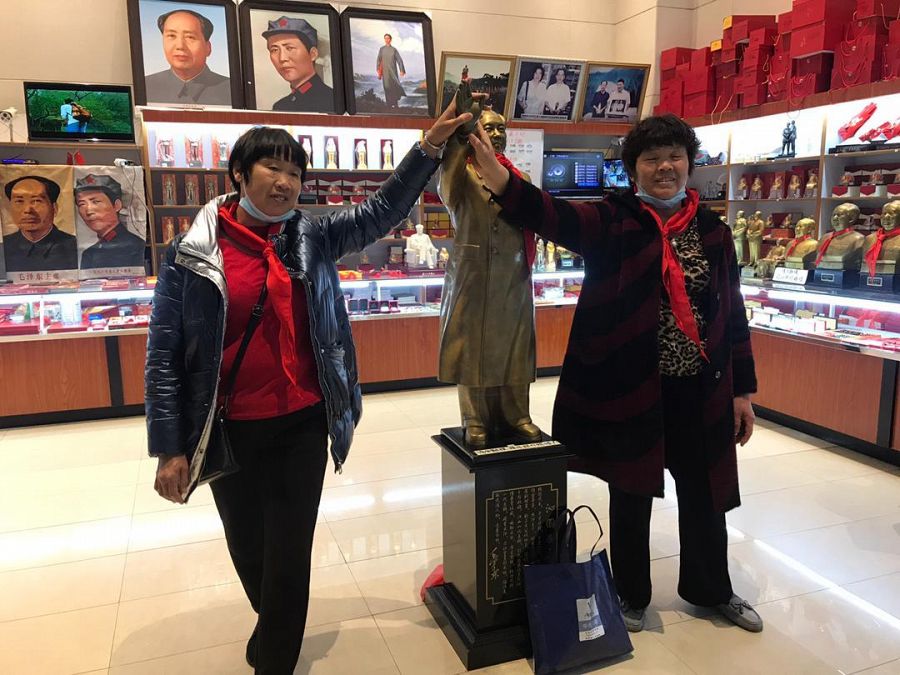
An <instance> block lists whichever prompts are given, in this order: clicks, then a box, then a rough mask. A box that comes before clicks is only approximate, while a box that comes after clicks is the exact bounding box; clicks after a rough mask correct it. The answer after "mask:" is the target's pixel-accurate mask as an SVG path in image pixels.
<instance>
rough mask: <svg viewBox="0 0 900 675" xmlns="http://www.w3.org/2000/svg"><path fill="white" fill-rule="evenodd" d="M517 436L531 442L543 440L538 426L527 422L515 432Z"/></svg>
mask: <svg viewBox="0 0 900 675" xmlns="http://www.w3.org/2000/svg"><path fill="white" fill-rule="evenodd" d="M513 431H514V432H515V434H516V436H518V437H520V438H523V439H525V440H527V441H529V442H533V441H539V440H541V430H540V429H539V428H538V426H537V425H536V424H532V423H531V422H526V423H525V424H520V425H518V426H517V427H516V428H515V429H514V430H513Z"/></svg>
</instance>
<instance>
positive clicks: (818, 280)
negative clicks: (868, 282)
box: [813, 268, 859, 288]
mask: <svg viewBox="0 0 900 675" xmlns="http://www.w3.org/2000/svg"><path fill="white" fill-rule="evenodd" d="M813 283H814V284H818V285H820V286H829V287H831V288H856V286H857V284H858V283H859V271H858V270H823V269H818V268H816V271H815V273H814V274H813Z"/></svg>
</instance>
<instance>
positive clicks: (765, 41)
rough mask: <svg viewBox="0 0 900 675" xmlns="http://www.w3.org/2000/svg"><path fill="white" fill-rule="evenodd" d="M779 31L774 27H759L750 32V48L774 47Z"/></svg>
mask: <svg viewBox="0 0 900 675" xmlns="http://www.w3.org/2000/svg"><path fill="white" fill-rule="evenodd" d="M777 37H778V32H777V31H776V30H775V29H774V28H757V29H756V30H754V31H751V32H750V48H751V49H753V48H754V47H772V46H774V45H775V40H776V38H777Z"/></svg>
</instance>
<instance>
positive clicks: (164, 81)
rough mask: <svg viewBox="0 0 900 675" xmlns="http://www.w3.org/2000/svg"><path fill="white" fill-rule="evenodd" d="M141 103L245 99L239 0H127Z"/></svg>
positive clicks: (235, 104)
mask: <svg viewBox="0 0 900 675" xmlns="http://www.w3.org/2000/svg"><path fill="white" fill-rule="evenodd" d="M128 30H129V37H130V40H131V70H132V75H133V77H134V98H135V103H137V104H138V105H163V106H184V107H230V108H240V107H243V105H244V89H243V87H242V85H241V82H242V76H241V60H240V56H239V49H238V31H237V7H236V6H235V3H234V0H191V1H190V2H181V1H180V0H128Z"/></svg>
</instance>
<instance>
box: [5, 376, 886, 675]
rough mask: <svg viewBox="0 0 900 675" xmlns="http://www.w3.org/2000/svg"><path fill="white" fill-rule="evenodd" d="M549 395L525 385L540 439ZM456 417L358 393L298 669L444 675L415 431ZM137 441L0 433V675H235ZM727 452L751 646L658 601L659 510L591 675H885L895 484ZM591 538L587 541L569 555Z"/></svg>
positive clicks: (759, 440) (321, 535)
mask: <svg viewBox="0 0 900 675" xmlns="http://www.w3.org/2000/svg"><path fill="white" fill-rule="evenodd" d="M555 387H556V381H555V379H552V378H551V379H544V380H541V381H539V382H538V383H536V384H535V385H534V387H533V389H532V408H533V412H534V416H535V418H536V420H538V421H539V422H540V423H542V424H544V425H546V424H547V420H549V419H550V417H551V407H552V401H553V394H554V392H555ZM455 419H456V397H455V394H454V392H453V390H452V389H436V390H426V391H415V392H402V393H394V394H379V395H376V396H367V397H366V400H365V416H364V418H363V422H362V424H361V426H360V430H359V434H358V436H357V440H356V442H355V444H354V447H353V451H352V454H351V458H350V461H349V463H348V464H347V465H346V468H345V471H344V473H343V474H342V475H334V474H332V473H331V472H329V474H328V477H327V479H326V485H325V491H324V494H323V496H322V509H321V513H320V519H319V525H318V529H317V533H316V540H315V549H314V551H313V564H314V568H315V569H314V572H313V581H312V603H311V607H310V616H309V628H308V630H307V637H306V641H305V643H304V646H303V653H302V656H301V661H300V664H299V666H298V668H297V671H296V672H298V673H303V674H313V675H319V674H329V673H333V674H335V675H338V674H339V675H347V674H356V673H366V674H367V675H369V674H381V673H384V674H388V673H403V674H404V675H407V674H409V675H431V674H441V673H447V674H454V673H460V672H463V667H462V664H461V663H460V662H459V660H458V659H457V658H456V655H455V654H454V652H453V650H452V649H451V648H450V647H449V645H448V644H447V642H446V640H445V639H444V638H443V635H442V634H441V632H440V631H439V630H438V629H437V627H436V626H435V624H434V622H433V621H432V619H431V617H430V615H429V613H428V611H427V610H426V609H425V608H424V607H423V606H422V604H421V602H420V600H419V594H418V591H419V588H420V586H421V584H422V582H423V581H424V579H425V577H426V575H427V574H428V572H429V571H430V570H431V569H432V568H433V567H434V566H435V565H437V564H438V563H439V562H440V561H441V556H442V549H441V546H442V538H441V509H440V454H439V451H438V449H437V446H436V445H434V443H433V442H432V441H431V440H430V439H429V435H430V434H432V433H435V432H436V427H438V426H439V425H441V424H451V423H454V421H455ZM143 434H144V431H143V419H139V418H133V419H125V420H110V421H102V422H91V423H83V424H74V425H64V426H56V427H40V428H31V429H15V430H7V431H0V467H2V472H0V673H3V674H4V675H7V674H10V675H12V674H18V673H23V674H25V673H27V674H29V675H31V674H39V673H53V674H59V673H64V674H68V673H115V674H120V673H121V674H132V675H134V674H139V673H148V674H151V673H152V674H154V675H156V674H159V673H166V674H169V673H192V674H193V673H215V674H218V673H247V672H250V669H249V668H248V667H247V665H246V664H245V663H244V658H243V654H244V641H245V640H246V638H247V636H248V634H249V632H250V630H251V628H252V626H253V621H254V619H253V615H252V612H251V611H250V608H249V606H248V605H247V602H246V600H245V598H244V595H243V592H242V590H241V588H240V585H239V584H238V583H237V577H236V575H235V573H234V570H233V568H232V566H231V562H230V560H229V558H228V552H227V550H226V547H225V542H224V539H223V538H222V527H221V523H220V522H219V519H218V516H217V514H216V511H215V508H214V507H213V506H212V500H211V495H210V492H209V490H208V489H206V488H201V489H200V490H198V491H197V493H196V494H195V495H194V496H193V498H192V501H191V505H190V506H187V507H177V506H174V505H171V504H169V503H168V502H165V501H163V500H162V499H160V498H159V497H158V496H157V495H156V493H155V492H153V488H152V484H153V472H154V469H155V461H153V460H148V459H146V458H145V455H144V436H143ZM739 456H740V468H741V479H742V481H741V483H742V491H743V494H744V505H743V506H742V507H741V508H739V509H737V510H736V511H734V512H732V513H731V514H729V517H728V522H729V526H730V527H729V534H730V540H731V545H730V555H731V574H732V579H733V582H734V586H735V589H736V591H737V592H738V593H740V594H741V595H743V596H744V597H745V598H747V599H748V600H750V601H752V602H753V603H754V604H756V606H757V607H758V609H759V611H760V613H761V614H762V615H763V617H764V618H765V620H766V630H765V631H764V632H763V633H762V634H760V635H751V634H749V633H746V632H744V631H742V630H740V629H739V628H736V627H734V626H730V625H729V624H727V623H726V622H724V621H722V620H721V619H720V618H718V617H714V616H710V614H709V612H708V611H704V610H702V609H699V608H696V607H691V606H690V605H687V604H686V603H684V602H683V601H682V600H681V599H680V598H679V597H678V595H677V593H676V592H675V588H676V584H677V570H678V534H677V529H676V528H677V506H676V502H675V500H674V494H669V495H667V499H665V500H657V501H656V502H655V503H654V509H655V510H654V517H653V531H652V554H653V558H654V560H653V563H652V572H653V582H654V597H653V602H652V604H651V606H650V610H649V612H648V618H647V625H648V628H649V629H648V630H646V631H645V632H643V633H641V634H639V635H637V636H635V638H634V646H635V651H634V655H633V657H632V658H630V659H627V660H623V661H621V662H618V663H616V664H613V665H611V666H608V670H609V671H610V672H620V673H676V674H677V673H685V674H689V673H710V674H715V675H718V674H719V673H729V675H731V674H734V673H779V672H781V673H786V674H793V673H838V672H842V673H856V672H866V673H869V674H871V675H886V674H888V673H895V674H900V471H898V470H897V468H895V467H890V466H887V465H883V464H881V463H879V462H877V461H875V460H871V459H868V458H866V457H863V456H861V455H857V454H855V453H853V452H850V451H847V450H843V449H840V448H830V447H827V443H825V442H822V441H819V440H817V439H814V438H810V437H808V436H804V435H803V434H799V433H797V432H794V431H790V430H786V429H782V428H779V427H776V426H775V425H772V424H769V423H766V422H761V423H760V425H759V429H758V431H757V433H756V436H755V438H754V439H753V440H752V441H751V443H750V444H749V445H748V446H747V447H746V448H742V449H741V450H740V455H739ZM670 486H671V483H670ZM670 492H673V491H672V490H670ZM569 495H570V500H569V501H570V503H571V504H580V503H589V504H591V505H592V506H593V507H594V508H595V510H596V511H597V512H598V514H599V515H600V517H601V519H604V520H603V524H604V526H605V525H606V524H607V521H606V520H605V517H606V511H607V508H608V498H607V492H606V488H605V486H604V485H603V484H602V483H600V482H599V481H597V480H595V479H593V478H590V477H587V476H583V475H577V474H570V477H569ZM582 522H583V521H582ZM591 538H592V532H591V528H590V527H589V526H588V525H587V524H585V525H584V526H582V527H581V528H580V540H581V542H580V543H581V544H582V546H583V548H585V549H587V548H589V547H590V545H591V544H592V543H593V542H592V541H590V540H591ZM481 672H484V673H489V674H493V675H514V674H525V673H530V672H531V669H530V666H529V664H528V663H527V662H526V661H517V662H514V663H510V664H504V665H502V666H496V667H493V668H488V669H485V670H484V671H481Z"/></svg>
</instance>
